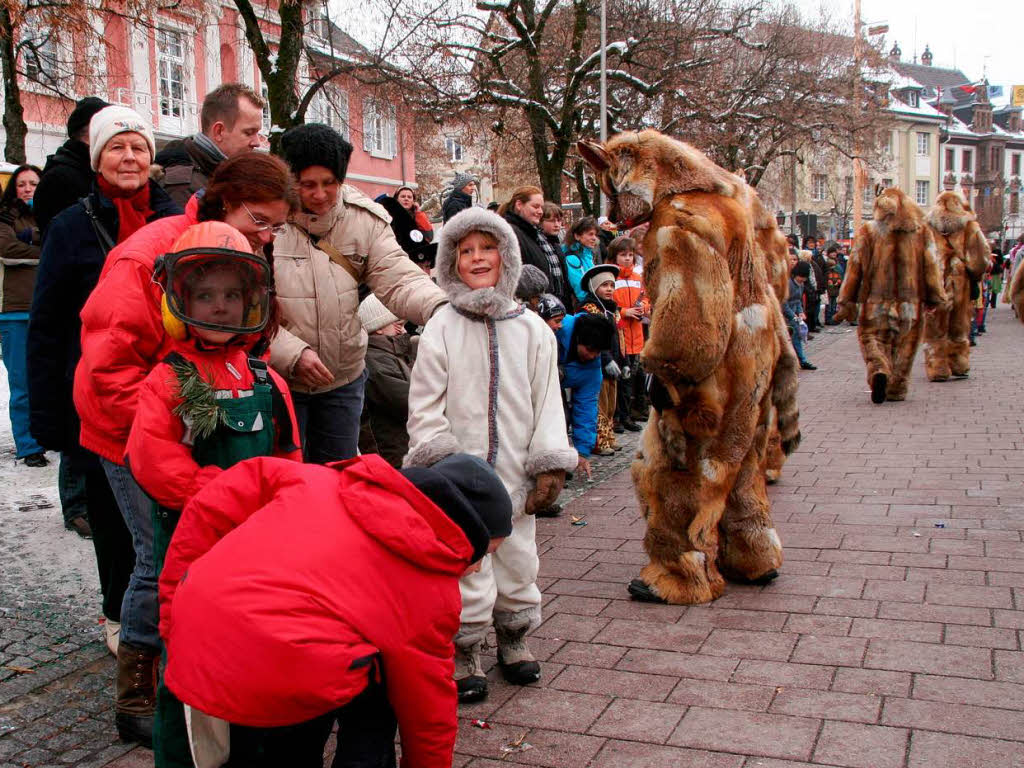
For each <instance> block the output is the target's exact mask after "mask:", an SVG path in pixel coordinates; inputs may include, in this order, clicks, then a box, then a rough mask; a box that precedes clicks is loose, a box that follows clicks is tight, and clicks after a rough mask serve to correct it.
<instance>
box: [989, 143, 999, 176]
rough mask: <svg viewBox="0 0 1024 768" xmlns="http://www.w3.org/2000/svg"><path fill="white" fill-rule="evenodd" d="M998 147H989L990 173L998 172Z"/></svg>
mask: <svg viewBox="0 0 1024 768" xmlns="http://www.w3.org/2000/svg"><path fill="white" fill-rule="evenodd" d="M1000 154H1001V153H1000V151H999V147H992V148H990V149H989V165H990V166H991V171H992V173H999V155H1000Z"/></svg>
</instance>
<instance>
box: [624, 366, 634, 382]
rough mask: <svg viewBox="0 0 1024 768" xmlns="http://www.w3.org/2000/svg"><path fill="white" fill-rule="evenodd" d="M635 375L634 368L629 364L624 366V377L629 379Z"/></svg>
mask: <svg viewBox="0 0 1024 768" xmlns="http://www.w3.org/2000/svg"><path fill="white" fill-rule="evenodd" d="M632 375H633V369H632V368H630V367H629V366H628V365H624V366H622V378H624V379H628V378H630V377H631V376H632Z"/></svg>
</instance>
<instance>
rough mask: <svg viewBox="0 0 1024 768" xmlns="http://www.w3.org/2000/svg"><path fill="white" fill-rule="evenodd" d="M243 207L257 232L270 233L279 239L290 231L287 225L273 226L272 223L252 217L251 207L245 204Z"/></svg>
mask: <svg viewBox="0 0 1024 768" xmlns="http://www.w3.org/2000/svg"><path fill="white" fill-rule="evenodd" d="M241 205H242V208H244V209H245V212H246V213H247V214H249V218H250V219H252V223H253V225H254V226H255V227H256V231H257V232H270V234H272V235H273V236H274V237H277V236H278V235H283V234H284V233H285V230H286V229H288V225H287V224H271V223H270V222H267V221H262V220H261V219H257V218H256V217H255V216H253V215H252V211H250V210H249V206H247V205H246V204H245V203H241Z"/></svg>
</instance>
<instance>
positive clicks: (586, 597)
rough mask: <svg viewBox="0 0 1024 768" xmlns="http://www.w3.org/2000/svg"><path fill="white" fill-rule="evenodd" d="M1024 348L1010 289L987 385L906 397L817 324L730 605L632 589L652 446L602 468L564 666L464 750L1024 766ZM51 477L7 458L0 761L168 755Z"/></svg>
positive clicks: (480, 760)
mask: <svg viewBox="0 0 1024 768" xmlns="http://www.w3.org/2000/svg"><path fill="white" fill-rule="evenodd" d="M1022 343H1024V328H1021V326H1020V325H1017V324H1016V323H1015V322H1014V321H1013V320H1012V318H1011V317H1010V313H1009V312H1008V311H1007V309H1006V308H1005V307H1002V306H1001V307H1000V308H999V310H998V312H997V313H996V316H995V318H993V319H990V321H989V333H988V334H987V335H985V336H983V337H982V341H981V343H980V346H979V347H977V348H976V349H975V351H974V359H973V361H972V363H973V373H972V376H971V378H970V379H968V380H966V381H956V382H949V383H946V384H929V383H928V382H926V381H925V380H924V375H923V371H922V367H921V365H920V362H919V363H918V366H917V368H916V370H915V375H914V380H913V384H912V388H911V391H910V396H909V399H908V400H907V401H906V402H904V403H889V404H885V405H882V406H873V405H871V403H870V402H869V397H868V393H867V386H866V384H865V382H864V368H863V364H862V362H861V359H860V355H859V352H858V350H857V340H856V335H855V333H854V329H853V328H850V327H848V326H842V327H840V328H835V329H829V330H828V331H826V332H825V333H824V334H822V335H820V336H819V337H818V338H816V339H815V340H814V341H812V342H811V343H810V345H809V348H808V355H809V357H810V359H811V360H812V361H813V362H815V363H816V364H817V365H819V366H820V370H819V371H816V372H810V373H805V374H802V375H801V391H800V401H801V413H802V428H803V434H804V441H803V445H802V446H801V448H800V451H799V452H798V453H797V454H796V455H794V456H793V457H792V458H791V459H790V461H789V463H788V464H787V465H786V468H785V470H784V475H783V479H782V481H781V482H780V484H779V485H778V486H776V487H774V488H773V489H772V491H771V497H772V500H773V504H774V512H775V519H776V523H777V527H778V529H779V532H780V534H781V536H782V538H783V543H784V545H785V547H786V563H785V565H784V566H783V568H782V575H781V576H780V577H779V579H777V580H776V581H775V582H774V583H773V584H771V585H770V586H768V587H765V588H753V587H740V586H736V585H729V586H728V588H727V591H726V594H725V595H724V596H723V597H722V598H721V599H720V600H718V601H717V602H716V603H714V604H712V605H709V606H696V607H690V608H686V607H682V606H652V605H644V604H638V603H634V602H631V601H630V600H629V599H628V597H627V594H626V591H625V584H626V583H627V581H628V580H629V579H630V578H633V577H634V576H635V575H636V573H637V571H638V570H639V568H640V566H641V565H642V564H643V562H645V558H644V555H643V552H642V547H641V538H642V535H643V524H642V521H641V520H640V518H639V515H638V512H637V508H636V501H635V499H634V496H633V492H632V489H631V487H630V482H629V473H628V471H627V467H628V462H629V460H630V454H631V447H632V445H633V442H634V441H632V440H630V441H624V444H626V443H627V442H628V447H627V448H626V449H625V450H623V451H621V452H620V453H618V454H617V455H616V456H614V457H611V458H609V459H605V460H598V461H597V462H595V473H594V475H595V477H594V481H593V482H592V483H587V482H585V481H582V480H581V479H580V478H576V479H575V480H574V482H573V483H571V484H570V486H569V487H568V488H567V490H566V493H565V495H564V496H563V500H568V499H574V500H573V501H572V502H571V503H569V504H568V505H567V508H566V514H565V515H564V516H563V517H561V518H557V519H550V520H539V521H538V543H539V547H540V550H541V552H542V556H541V586H542V588H543V590H544V593H545V621H544V624H542V625H541V627H540V628H538V629H537V630H536V632H535V633H534V635H533V640H532V647H533V649H534V651H535V653H537V655H538V656H539V657H540V658H541V660H542V667H543V680H542V681H541V682H540V683H539V684H538V685H535V686H530V687H528V688H515V687H512V686H508V685H506V684H505V683H504V682H503V681H502V680H501V679H500V675H498V674H497V670H495V669H492V670H491V672H490V678H491V686H492V687H491V695H490V698H489V699H488V700H487V701H486V702H483V703H481V704H477V705H472V706H465V707H463V708H462V711H461V712H460V715H461V723H460V734H459V742H458V748H457V749H458V755H457V758H456V762H455V765H456V766H457V767H460V768H496V767H497V766H499V765H512V766H549V767H551V768H558V767H560V766H566V767H570V766H571V767H572V768H583V766H592V768H623V767H626V768H669V767H671V768H677V767H680V766H683V767H685V766H702V767H704V768H719V767H721V768H806V766H809V765H827V766H848V767H849V768H890V767H891V768H926V767H927V768H945V767H947V766H948V767H949V768H954V767H955V768H970V767H971V766H979V767H980V766H984V767H985V768H1010V767H1011V766H1013V767H1015V768H1020V766H1024V652H1022V651H1021V642H1022V640H1024V638H1022V635H1024V612H1022V611H1024V565H1022V563H1024V558H1022V556H1024V543H1022V539H1021V530H1022V529H1024V485H1022V483H1021V481H1020V475H1021V473H1022V471H1024V451H1022V450H1021V449H1022V443H1024V437H1022V427H1024V423H1022V422H1024V416H1022V415H1021V411H1020V409H1019V407H1018V408H1015V407H1014V406H1015V405H1016V402H1015V397H1016V394H1017V391H1018V388H1019V384H1018V382H1019V381H1021V380H1024V378H1022V374H1024V357H1022V355H1021V354H1020V350H1021V345H1022ZM3 439H7V440H9V438H8V437H3V438H0V440H3ZM5 448H7V449H9V445H6V444H4V443H2V442H0V451H2V450H3V449H5ZM8 454H9V450H8ZM3 462H4V463H5V464H10V463H11V457H10V455H7V456H6V457H4V458H3ZM31 472H36V473H40V472H41V471H39V470H34V471H30V470H28V469H25V468H21V467H20V466H19V467H18V469H17V473H16V475H12V474H11V473H6V471H3V473H0V482H3V483H4V488H5V491H7V493H5V495H4V501H3V502H0V509H2V512H0V514H2V515H3V525H2V528H0V638H2V640H0V681H2V682H0V768H7V766H8V765H19V766H22V765H31V766H41V765H49V764H60V765H88V766H99V765H104V764H109V765H111V766H119V767H120V768H128V767H131V768H148V766H150V765H152V757H151V754H150V753H149V752H147V751H145V750H141V749H135V750H132V751H130V752H127V749H126V747H125V746H124V745H120V744H119V743H118V742H117V741H116V738H115V736H114V734H113V729H112V727H111V725H110V721H111V713H110V711H109V706H110V699H111V691H110V688H111V684H110V681H111V679H112V672H113V664H112V661H111V660H110V659H109V657H108V656H105V655H104V651H103V648H102V647H101V645H100V643H99V641H98V637H99V634H98V629H97V627H96V615H97V613H98V607H97V606H98V598H97V596H96V594H95V592H96V587H95V575H94V574H93V572H92V560H91V549H90V547H89V545H88V542H82V541H80V540H78V539H77V537H75V536H73V535H72V534H69V533H65V532H64V531H63V528H62V527H61V525H60V516H59V512H58V511H57V509H56V508H53V509H46V510H42V509H30V510H20V509H19V506H32V505H31V504H27V503H26V502H25V500H26V499H28V498H30V497H32V496H33V495H39V496H42V497H43V499H44V500H49V501H51V502H52V503H54V504H56V500H55V498H54V497H55V493H54V492H53V491H51V490H48V489H49V488H50V486H52V484H53V482H54V480H53V477H52V476H47V475H46V474H45V472H46V471H42V473H40V474H31ZM570 515H575V516H577V517H580V518H582V520H584V521H586V523H587V525H586V526H579V525H577V526H574V525H572V520H571V517H570ZM12 521H13V522H12ZM491 664H493V657H491V658H490V659H489V662H488V666H490V665H491ZM12 668H13V669H12ZM24 669H33V670H34V672H31V673H28V672H24V671H21V670H24ZM476 719H483V720H485V721H486V722H487V724H488V725H489V726H490V727H489V728H487V729H482V728H478V727H475V726H473V725H472V724H471V721H472V720H476ZM125 752H127V753H126V754H123V755H121V753H125ZM119 755H121V756H119Z"/></svg>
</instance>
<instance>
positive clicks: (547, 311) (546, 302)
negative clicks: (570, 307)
mask: <svg viewBox="0 0 1024 768" xmlns="http://www.w3.org/2000/svg"><path fill="white" fill-rule="evenodd" d="M537 314H538V315H540V316H541V319H542V320H554V319H555V318H556V317H565V304H563V303H562V302H561V301H560V300H559V298H558V297H557V296H552V295H551V294H550V293H542V294H541V295H540V303H538V304H537Z"/></svg>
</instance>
